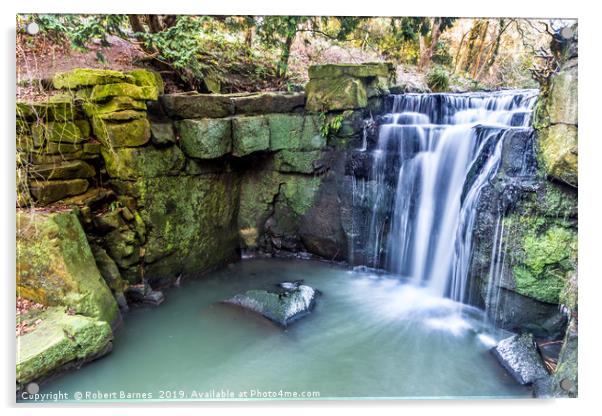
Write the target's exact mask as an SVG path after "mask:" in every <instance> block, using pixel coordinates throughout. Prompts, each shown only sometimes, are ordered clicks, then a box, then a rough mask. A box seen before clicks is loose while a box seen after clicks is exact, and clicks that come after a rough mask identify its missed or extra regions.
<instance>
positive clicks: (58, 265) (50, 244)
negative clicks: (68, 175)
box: [17, 211, 118, 323]
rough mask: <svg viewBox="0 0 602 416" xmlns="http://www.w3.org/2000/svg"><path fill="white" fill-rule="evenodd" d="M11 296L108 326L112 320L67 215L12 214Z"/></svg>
mask: <svg viewBox="0 0 602 416" xmlns="http://www.w3.org/2000/svg"><path fill="white" fill-rule="evenodd" d="M17 295H18V296H21V297H24V298H26V299H30V300H33V301H36V302H39V303H41V304H43V305H50V306H58V305H62V306H66V307H69V308H72V309H73V310H74V311H75V312H76V313H79V314H82V315H85V316H88V317H92V318H96V319H99V320H102V321H106V322H109V323H113V322H114V321H115V320H116V319H117V318H118V311H117V304H116V302H115V299H114V298H113V296H112V295H111V291H110V290H109V288H108V287H107V285H106V283H105V282H104V280H103V278H102V276H101V275H100V273H99V271H98V268H97V267H96V263H95V261H94V257H93V255H92V252H91V250H90V246H89V245H88V240H87V238H86V234H85V233H84V230H83V229H82V226H81V225H80V223H79V220H78V219H77V216H76V215H75V214H74V213H73V212H66V211H63V212H55V213H48V212H36V211H31V212H26V211H17Z"/></svg>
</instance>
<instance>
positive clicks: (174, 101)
mask: <svg viewBox="0 0 602 416" xmlns="http://www.w3.org/2000/svg"><path fill="white" fill-rule="evenodd" d="M235 96H236V95H235V94H199V93H197V92H185V93H176V94H165V95H162V96H161V100H160V101H161V104H162V105H163V108H164V110H165V112H166V113H167V115H168V116H169V117H170V118H176V119H183V118H220V117H227V116H230V115H233V114H234V103H233V102H232V98H233V97H235Z"/></svg>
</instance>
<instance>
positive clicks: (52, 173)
mask: <svg viewBox="0 0 602 416" xmlns="http://www.w3.org/2000/svg"><path fill="white" fill-rule="evenodd" d="M29 174H30V175H31V176H33V177H35V178H43V179H74V178H89V177H92V176H94V175H95V174H96V171H95V170H94V168H93V167H92V166H91V165H89V164H88V163H86V162H84V161H82V160H73V161H66V162H64V163H61V164H49V165H33V166H32V167H31V168H30V169H29Z"/></svg>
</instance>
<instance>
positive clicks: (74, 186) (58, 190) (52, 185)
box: [29, 179, 89, 205]
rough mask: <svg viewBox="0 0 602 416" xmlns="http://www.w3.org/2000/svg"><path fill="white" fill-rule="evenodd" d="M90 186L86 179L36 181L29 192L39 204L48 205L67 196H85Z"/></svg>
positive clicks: (30, 186)
mask: <svg viewBox="0 0 602 416" xmlns="http://www.w3.org/2000/svg"><path fill="white" fill-rule="evenodd" d="M88 186H89V183H88V181H87V180H86V179H65V180H51V181H36V180H34V181H32V182H31V183H30V185H29V191H30V192H31V195H32V196H33V197H34V198H35V200H36V202H37V203H38V204H40V205H48V204H50V203H52V202H56V201H59V200H61V199H63V198H65V197H67V196H74V195H79V194H83V193H84V192H86V190H87V189H88Z"/></svg>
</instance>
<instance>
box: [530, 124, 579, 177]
mask: <svg viewBox="0 0 602 416" xmlns="http://www.w3.org/2000/svg"><path fill="white" fill-rule="evenodd" d="M577 136H578V132H577V127H576V126H573V125H569V124H555V125H552V126H550V127H547V128H545V129H543V130H541V131H540V132H539V156H540V160H541V161H542V162H543V166H544V168H545V171H546V173H547V174H548V175H549V176H551V177H553V178H556V179H560V180H561V181H563V182H566V183H568V184H569V185H573V186H577V183H578V168H577V162H578V156H577V155H578V137H577Z"/></svg>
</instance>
